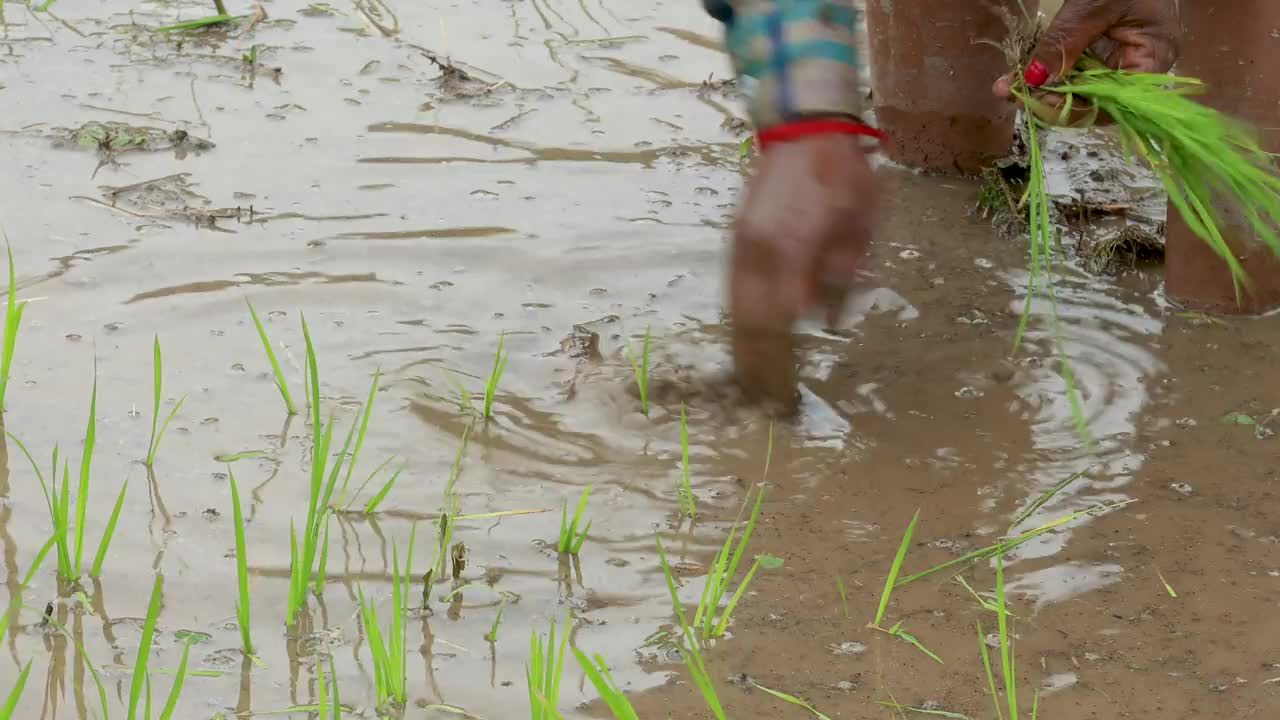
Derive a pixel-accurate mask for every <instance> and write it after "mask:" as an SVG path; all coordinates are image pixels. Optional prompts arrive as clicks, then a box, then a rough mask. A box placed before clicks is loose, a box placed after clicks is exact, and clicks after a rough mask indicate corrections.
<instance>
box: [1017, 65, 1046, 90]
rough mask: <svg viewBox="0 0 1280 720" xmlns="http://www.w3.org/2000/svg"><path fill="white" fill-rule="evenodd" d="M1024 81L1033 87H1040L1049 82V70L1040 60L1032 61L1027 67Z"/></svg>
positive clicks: (1023, 77)
mask: <svg viewBox="0 0 1280 720" xmlns="http://www.w3.org/2000/svg"><path fill="white" fill-rule="evenodd" d="M1022 79H1023V80H1026V81H1027V84H1028V85H1030V86H1031V87H1040V86H1041V85H1043V84H1045V83H1046V82H1049V68H1048V67H1046V66H1045V64H1044V63H1042V62H1040V61H1039V60H1032V61H1031V63H1030V64H1029V65H1027V70H1026V72H1024V73H1023V74H1022Z"/></svg>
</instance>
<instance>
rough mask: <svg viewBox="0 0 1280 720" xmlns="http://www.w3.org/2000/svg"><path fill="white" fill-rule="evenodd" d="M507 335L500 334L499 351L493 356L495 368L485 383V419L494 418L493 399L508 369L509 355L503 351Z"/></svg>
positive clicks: (490, 371) (491, 370)
mask: <svg viewBox="0 0 1280 720" xmlns="http://www.w3.org/2000/svg"><path fill="white" fill-rule="evenodd" d="M506 337H507V336H506V333H499V334H498V350H497V352H495V353H494V354H493V368H492V369H490V370H489V379H488V380H486V381H485V383H484V418H485V419H486V420H488V419H489V418H491V417H493V399H494V396H495V395H496V394H497V392H498V382H499V381H500V380H502V372H503V371H504V370H506V369H507V356H508V353H504V352H503V351H502V346H503V344H504V343H505V342H506Z"/></svg>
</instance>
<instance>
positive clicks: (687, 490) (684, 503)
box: [678, 403, 697, 517]
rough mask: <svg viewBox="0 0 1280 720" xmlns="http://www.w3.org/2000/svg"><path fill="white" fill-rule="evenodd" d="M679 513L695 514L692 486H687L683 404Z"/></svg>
mask: <svg viewBox="0 0 1280 720" xmlns="http://www.w3.org/2000/svg"><path fill="white" fill-rule="evenodd" d="M680 470H681V476H680V487H679V489H678V493H679V495H680V511H681V512H683V513H684V514H685V515H688V516H689V517H694V516H695V515H696V514H697V508H696V507H695V506H694V500H693V486H692V485H690V484H689V423H688V420H687V418H686V417H685V412H684V403H681V404H680Z"/></svg>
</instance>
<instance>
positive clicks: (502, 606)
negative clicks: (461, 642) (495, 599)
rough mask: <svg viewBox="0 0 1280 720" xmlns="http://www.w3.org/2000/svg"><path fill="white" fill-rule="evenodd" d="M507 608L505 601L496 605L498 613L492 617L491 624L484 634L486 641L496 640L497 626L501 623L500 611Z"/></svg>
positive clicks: (493, 641) (492, 641)
mask: <svg viewBox="0 0 1280 720" xmlns="http://www.w3.org/2000/svg"><path fill="white" fill-rule="evenodd" d="M506 609H507V604H506V602H503V603H502V604H500V605H498V614H497V615H496V616H494V618H493V624H492V625H490V626H489V632H487V633H485V634H484V639H485V641H486V642H491V643H495V642H498V626H499V625H501V624H502V611H503V610H506Z"/></svg>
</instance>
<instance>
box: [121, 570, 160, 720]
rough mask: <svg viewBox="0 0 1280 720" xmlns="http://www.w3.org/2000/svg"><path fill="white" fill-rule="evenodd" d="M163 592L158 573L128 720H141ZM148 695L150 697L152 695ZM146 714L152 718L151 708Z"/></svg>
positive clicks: (136, 664) (140, 643)
mask: <svg viewBox="0 0 1280 720" xmlns="http://www.w3.org/2000/svg"><path fill="white" fill-rule="evenodd" d="M163 591H164V576H163V575H161V574H160V573H156V578H155V581H154V582H153V583H152V585H151V602H150V603H149V604H148V605H147V617H146V620H144V621H143V623H142V637H141V638H140V639H139V640H138V654H137V656H136V657H135V659H134V662H133V679H132V681H131V682H130V684H129V714H128V720H139V718H138V704H139V702H140V701H142V695H143V691H144V690H146V689H148V683H147V678H148V668H147V661H148V660H149V659H150V657H151V641H152V638H154V637H155V634H156V618H157V617H158V616H159V614H160V597H161V595H162V593H163ZM147 695H148V696H149V695H150V693H147ZM147 704H148V705H149V704H150V697H148V698H147ZM144 712H145V714H144V715H143V718H150V716H151V712H150V710H149V708H148V709H146V710H144Z"/></svg>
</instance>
